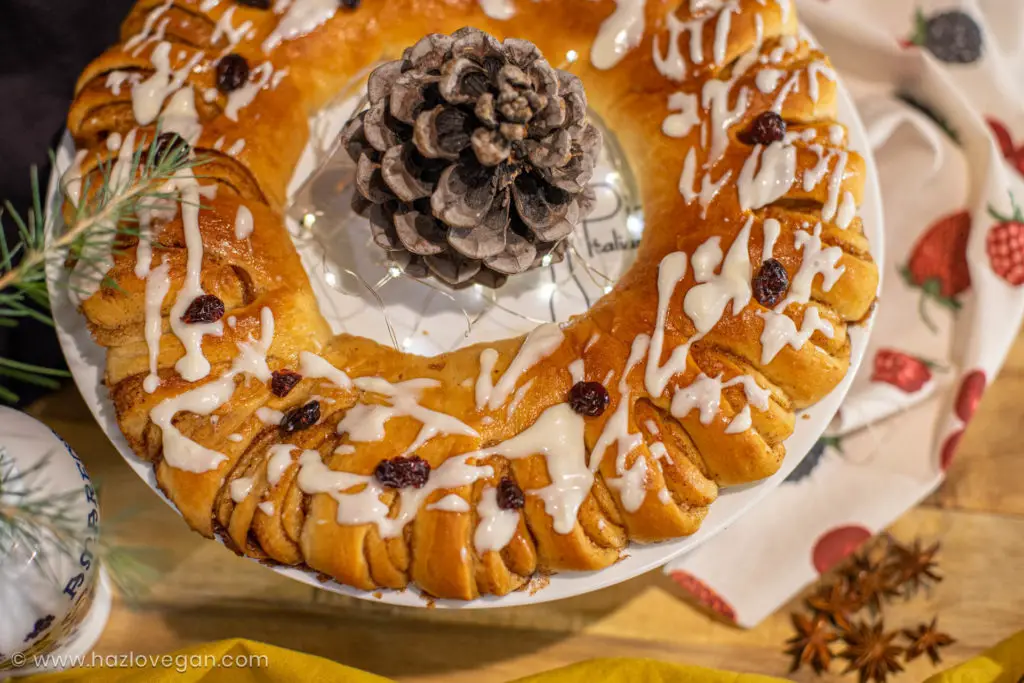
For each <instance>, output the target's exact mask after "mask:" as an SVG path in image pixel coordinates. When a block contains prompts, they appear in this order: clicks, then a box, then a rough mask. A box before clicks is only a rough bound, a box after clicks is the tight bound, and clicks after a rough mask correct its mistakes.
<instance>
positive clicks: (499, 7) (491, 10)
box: [480, 0, 516, 21]
mask: <svg viewBox="0 0 1024 683" xmlns="http://www.w3.org/2000/svg"><path fill="white" fill-rule="evenodd" d="M480 9H482V10H483V11H484V14H486V15H487V16H489V17H490V18H491V19H497V20H498V21H507V20H509V19H511V18H512V17H514V16H515V14H516V6H515V4H514V3H513V2H512V0H480Z"/></svg>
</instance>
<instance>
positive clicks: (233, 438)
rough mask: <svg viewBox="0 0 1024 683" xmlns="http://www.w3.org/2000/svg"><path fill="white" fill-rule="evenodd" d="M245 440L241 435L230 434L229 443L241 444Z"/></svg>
mask: <svg viewBox="0 0 1024 683" xmlns="http://www.w3.org/2000/svg"><path fill="white" fill-rule="evenodd" d="M244 439H245V437H244V436H242V435H241V434H228V441H230V442H231V443H241V442H242V441H243V440H244Z"/></svg>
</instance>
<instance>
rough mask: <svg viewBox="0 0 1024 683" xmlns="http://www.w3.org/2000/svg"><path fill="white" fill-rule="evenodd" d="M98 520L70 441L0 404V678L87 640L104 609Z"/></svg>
mask: <svg viewBox="0 0 1024 683" xmlns="http://www.w3.org/2000/svg"><path fill="white" fill-rule="evenodd" d="M28 508H31V513H32V514H25V511H26V509H28ZM99 529H100V524H99V505H98V502H97V498H96V490H95V488H94V487H93V485H92V482H91V481H90V479H89V475H88V474H87V473H86V471H85V468H84V467H83V466H82V463H81V461H80V460H79V459H78V456H77V455H76V454H75V452H74V451H73V450H72V449H71V447H70V446H68V444H67V443H66V442H65V441H64V440H63V439H61V438H60V437H59V436H58V435H57V434H55V433H54V432H53V431H52V430H50V429H49V428H48V427H47V426H46V425H44V424H42V423H41V422H39V421H37V420H35V419H33V418H31V417H29V416H28V415H25V414H24V413H20V412H18V411H16V410H12V409H10V408H3V407H0V678H4V677H6V676H9V675H18V674H25V673H27V672H28V671H31V670H34V669H41V668H56V667H58V666H67V665H68V664H58V663H56V660H52V659H51V660H47V659H46V656H47V655H70V656H71V657H75V656H78V655H84V654H86V652H88V650H90V649H91V648H92V645H93V644H94V643H95V641H96V639H97V638H98V637H99V634H100V632H101V631H102V629H103V625H104V624H105V623H106V619H107V615H108V614H109V612H110V591H109V589H108V587H107V582H106V580H105V578H104V577H103V576H102V571H101V569H100V566H99V561H98V559H97V557H96V548H97V543H98V539H99Z"/></svg>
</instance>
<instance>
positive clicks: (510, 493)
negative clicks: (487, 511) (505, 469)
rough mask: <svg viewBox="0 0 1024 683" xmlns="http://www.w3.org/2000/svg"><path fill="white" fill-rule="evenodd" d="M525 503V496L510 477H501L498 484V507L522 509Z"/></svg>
mask: <svg viewBox="0 0 1024 683" xmlns="http://www.w3.org/2000/svg"><path fill="white" fill-rule="evenodd" d="M524 505H526V496H524V495H523V490H522V489H521V488H519V484H517V483H516V482H515V481H513V479H512V478H511V477H502V480H501V483H500V484H498V507H500V508H501V509H502V510H522V509H523V506H524Z"/></svg>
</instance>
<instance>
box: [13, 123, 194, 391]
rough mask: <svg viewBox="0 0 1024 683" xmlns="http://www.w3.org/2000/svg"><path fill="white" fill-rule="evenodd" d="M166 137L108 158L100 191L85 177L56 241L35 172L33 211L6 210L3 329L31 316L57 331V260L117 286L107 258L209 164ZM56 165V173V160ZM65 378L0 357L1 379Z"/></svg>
mask: <svg viewBox="0 0 1024 683" xmlns="http://www.w3.org/2000/svg"><path fill="white" fill-rule="evenodd" d="M159 139H160V136H159V129H158V130H157V132H156V134H155V135H154V136H153V139H152V140H150V141H149V144H148V145H147V144H142V145H140V146H139V147H138V148H137V149H135V150H134V152H133V154H132V156H131V158H130V161H128V163H127V164H125V163H121V164H117V163H116V162H111V161H109V160H108V161H105V162H103V163H101V164H100V165H99V167H98V169H97V171H98V176H99V179H98V180H97V181H96V185H95V187H94V186H93V185H94V181H93V175H96V174H91V175H90V176H89V177H86V178H83V179H82V180H81V183H82V187H81V191H80V201H79V203H78V206H77V207H74V210H73V211H69V214H70V215H68V216H66V220H65V224H66V229H65V231H64V232H63V233H62V234H60V235H59V236H56V237H55V238H54V239H52V240H51V241H50V242H49V244H47V242H46V227H47V222H46V212H45V211H44V210H43V200H44V197H43V194H42V191H41V189H40V185H39V174H38V171H37V169H36V168H35V167H32V169H31V172H30V178H31V185H32V205H31V207H30V208H29V210H28V212H27V214H26V215H25V216H22V215H21V214H20V213H19V212H18V210H17V209H15V207H14V206H13V205H11V203H10V202H4V206H3V207H0V327H15V326H17V324H18V323H19V322H20V321H22V320H26V319H32V320H36V321H38V322H41V323H43V324H45V325H50V326H53V319H52V318H51V317H50V315H49V312H48V311H49V296H48V292H47V288H46V264H47V263H48V262H50V260H51V259H61V260H62V261H63V260H64V259H65V258H70V259H71V260H73V261H75V262H76V269H81V270H82V272H86V273H89V274H91V275H93V274H94V275H95V276H96V280H97V281H99V282H101V283H102V284H103V285H105V286H113V283H111V282H109V281H107V280H106V279H105V275H106V272H105V271H106V268H105V263H107V262H106V261H105V259H106V258H107V255H109V254H110V253H112V252H113V253H115V254H116V253H117V250H116V245H117V244H118V242H120V241H121V239H122V238H127V237H135V238H139V239H142V238H143V237H142V236H140V235H139V230H138V212H139V211H141V210H147V209H153V208H156V207H159V206H164V205H166V204H168V203H180V201H181V199H180V197H179V196H178V193H177V192H176V191H175V188H174V187H173V186H172V185H171V184H170V182H171V181H172V180H173V179H174V178H175V177H176V176H178V175H179V174H181V173H183V172H186V171H189V170H191V169H193V168H194V167H196V166H197V165H199V164H201V163H203V160H202V159H197V158H191V155H190V154H189V150H188V146H187V145H184V144H182V143H181V142H180V139H177V140H176V144H171V145H169V146H168V145H166V144H164V145H163V146H161V145H160V144H159V142H158V141H159ZM50 156H51V159H54V157H53V155H52V154H51V155H50ZM52 165H53V168H54V169H56V163H55V162H54V163H53V164H52ZM5 209H6V211H5ZM5 213H6V216H7V217H9V219H10V221H11V222H12V223H13V225H14V227H15V228H16V230H15V237H14V239H13V240H10V241H9V240H8V238H7V237H6V235H5V233H4V230H3V227H4V226H3V219H4V217H5ZM12 242H13V243H12ZM69 286H72V287H73V286H74V285H69ZM66 376H67V373H66V372H64V371H61V370H51V369H47V368H44V367H40V366H36V365H29V364H25V363H16V362H14V361H10V360H6V359H3V358H0V379H2V378H4V377H7V378H10V379H14V380H18V381H22V382H26V383H30V384H35V385H39V386H43V387H54V386H56V380H55V379H53V378H54V377H66ZM17 398H18V397H17V395H16V394H15V393H14V392H13V391H11V390H10V389H8V388H5V387H3V386H2V385H0V401H3V402H12V403H13V402H15V401H17Z"/></svg>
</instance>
